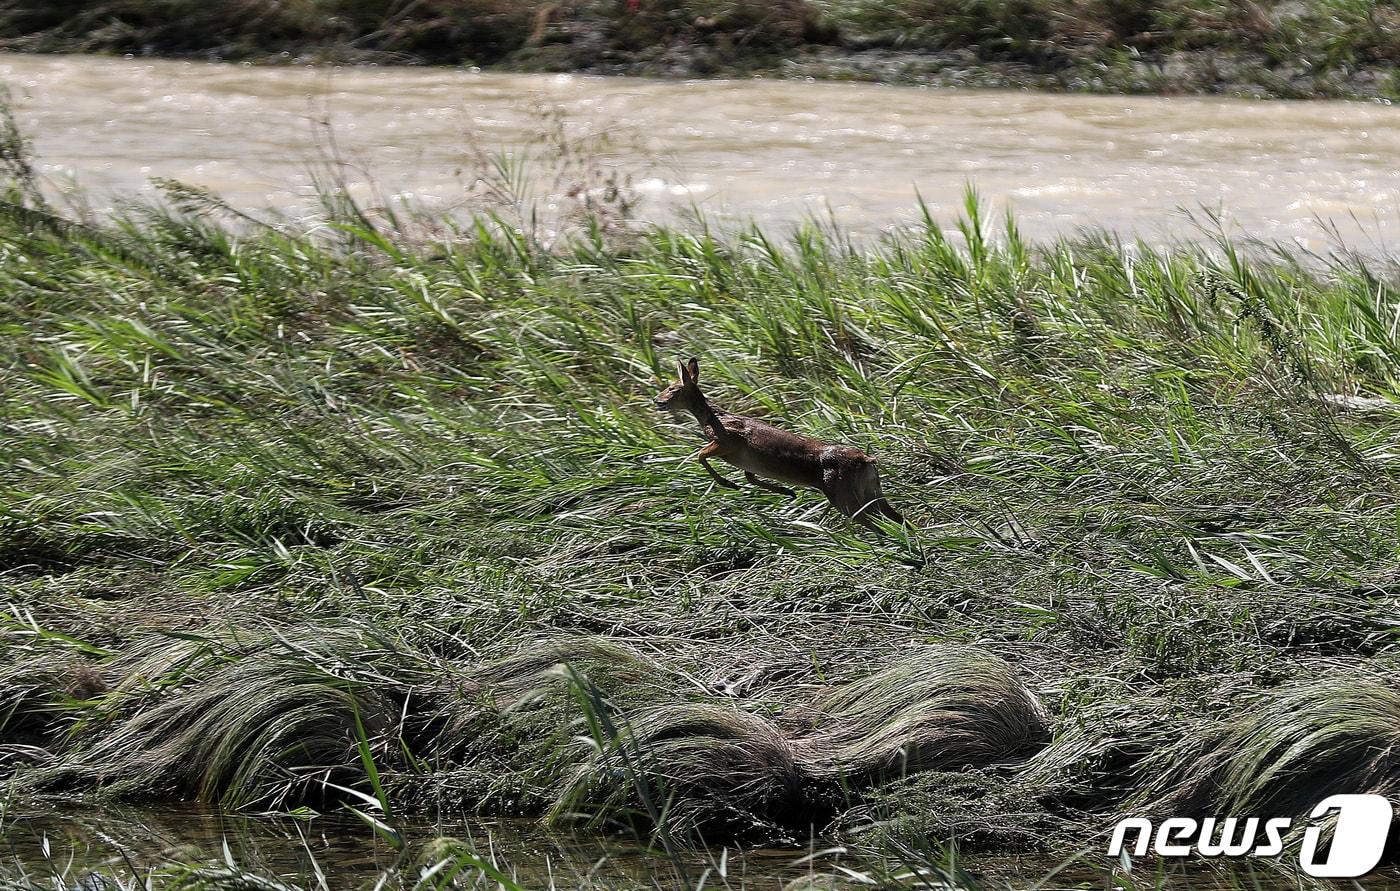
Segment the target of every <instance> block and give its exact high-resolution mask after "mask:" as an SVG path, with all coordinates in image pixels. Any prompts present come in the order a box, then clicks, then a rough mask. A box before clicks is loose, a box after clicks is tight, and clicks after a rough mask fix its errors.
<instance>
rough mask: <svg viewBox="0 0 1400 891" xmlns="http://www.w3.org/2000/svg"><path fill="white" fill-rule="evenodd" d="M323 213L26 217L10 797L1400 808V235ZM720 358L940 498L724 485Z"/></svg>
mask: <svg viewBox="0 0 1400 891" xmlns="http://www.w3.org/2000/svg"><path fill="white" fill-rule="evenodd" d="M326 206H327V208H328V210H327V213H328V214H329V216H328V217H327V218H326V219H325V220H323V221H322V223H321V224H320V225H318V226H315V227H314V228H312V229H310V230H309V231H303V230H300V229H297V228H294V227H291V226H266V225H261V224H254V223H251V222H250V221H248V220H246V219H229V218H227V213H226V211H225V210H224V209H222V208H221V206H220V205H218V203H217V202H198V201H188V202H184V203H183V204H182V205H181V208H180V209H172V208H170V207H160V206H141V207H135V208H133V209H130V210H128V211H126V212H125V213H124V215H121V216H118V217H115V218H111V219H107V220H103V221H97V222H94V221H80V220H74V219H66V218H63V217H61V216H60V215H58V214H57V212H56V211H55V210H54V209H53V208H50V207H48V206H46V205H44V204H43V203H42V199H41V198H39V197H38V196H37V195H36V194H34V193H33V191H32V190H30V189H28V188H26V187H25V184H24V180H23V178H22V176H21V178H20V179H17V180H15V186H14V188H13V189H12V190H11V192H10V200H9V202H8V203H6V204H5V205H3V206H0V294H3V298H0V374H3V380H4V398H3V401H0V448H3V450H4V453H5V455H6V458H7V460H6V462H5V464H4V467H3V470H0V585H3V600H4V608H3V616H0V649H3V653H4V656H3V660H0V734H3V735H2V736H0V743H3V745H4V747H5V748H4V751H3V755H4V757H3V759H0V765H3V766H4V769H5V770H6V771H7V772H8V773H9V775H10V778H11V781H12V782H13V783H15V784H16V787H17V788H22V789H27V790H38V789H64V788H67V789H73V788H77V789H84V790H88V789H96V790H101V791H102V792H103V793H105V794H107V795H114V796H126V797H133V796H134V797H144V798H152V797H156V798H159V797H199V798H203V799H205V800H209V801H215V802H220V803H222V804H224V805H226V806H230V807H237V806H242V807H250V808H282V809H286V808H292V807H295V806H298V805H311V806H315V807H335V806H339V804H342V803H347V802H348V803H349V804H350V805H351V806H353V807H355V808H356V809H358V810H360V811H361V812H363V813H364V814H366V815H367V817H369V818H371V819H372V820H374V821H376V822H377V823H382V824H383V825H384V826H385V827H386V828H387V830H389V831H391V830H392V826H391V825H390V821H391V820H392V817H393V816H394V815H397V814H400V813H404V812H411V811H412V810H415V809H417V810H428V811H434V810H453V811H456V812H484V813H515V814H527V815H535V816H545V815H550V816H552V817H553V818H554V819H555V820H558V821H566V820H573V819H576V818H580V817H581V818H583V819H584V820H585V821H587V822H590V823H592V824H593V825H595V826H600V827H612V828H622V827H626V828H627V831H635V830H636V829H637V827H638V826H640V827H642V829H643V831H646V832H650V833H654V837H655V838H656V839H658V842H660V841H664V842H665V844H666V845H668V846H669V845H674V846H676V847H677V849H679V847H681V846H683V845H684V844H685V843H686V842H687V841H692V840H694V837H695V834H697V833H698V834H699V835H700V836H701V837H705V836H707V835H714V834H716V833H718V834H725V835H728V834H736V835H744V836H748V837H752V836H753V835H756V836H757V837H759V838H763V839H767V840H779V841H798V842H801V841H802V840H804V839H806V838H807V837H809V835H810V833H811V832H812V831H813V830H815V831H816V832H818V833H821V832H833V833H838V834H842V835H843V837H845V838H848V839H860V840H862V843H869V844H871V845H885V846H887V847H886V848H885V849H886V850H888V851H893V852H904V853H901V854H900V856H905V854H907V853H908V852H910V851H916V852H917V851H921V850H922V851H925V852H927V851H931V850H935V849H936V848H935V847H930V845H935V846H936V845H937V844H942V843H943V842H945V841H948V840H949V838H950V836H952V835H954V834H957V835H960V836H961V835H964V834H965V835H966V836H967V838H966V839H965V841H966V842H967V843H968V844H972V845H982V846H985V847H989V848H997V847H1000V848H1001V849H1007V848H1011V849H1015V848H1017V847H1018V846H1023V845H1025V844H1026V839H1027V837H1028V833H1026V832H1024V831H1020V832H1018V831H1017V830H1018V827H1024V826H1025V825H1028V824H1029V825H1034V826H1037V827H1042V828H1043V829H1044V831H1043V832H1042V831H1041V830H1040V829H1037V831H1036V832H1035V833H1034V836H1035V837H1036V838H1039V839H1040V840H1041V842H1042V845H1041V846H1042V847H1043V848H1044V849H1046V850H1050V851H1060V852H1062V853H1063V852H1064V851H1065V850H1066V849H1067V848H1072V847H1074V846H1075V845H1083V844H1086V843H1087V842H1086V841H1085V840H1086V839H1090V840H1091V839H1093V838H1094V837H1095V836H1094V833H1095V832H1097V831H1098V830H1100V829H1101V828H1102V826H1103V825H1104V824H1105V822H1106V821H1108V820H1110V819H1111V818H1112V816H1114V815H1115V814H1116V813H1118V812H1119V811H1120V810H1122V809H1126V808H1132V807H1138V806H1144V807H1145V806H1147V805H1148V804H1151V803H1154V802H1160V801H1161V800H1162V796H1163V795H1169V794H1175V793H1174V792H1173V790H1175V789H1178V787H1181V788H1186V786H1185V785H1184V784H1187V783H1190V784H1194V785H1191V786H1190V787H1189V788H1192V789H1195V788H1207V787H1209V786H1210V784H1211V783H1221V784H1223V785H1222V786H1221V789H1222V790H1224V791H1221V792H1219V793H1218V794H1217V795H1216V797H1215V798H1213V799H1209V800H1207V801H1206V802H1205V804H1204V805H1202V806H1204V807H1207V809H1209V807H1236V806H1240V807H1244V806H1252V805H1253V804H1255V803H1259V802H1268V803H1270V804H1271V805H1274V806H1278V807H1280V808H1285V809H1292V808H1294V807H1295V806H1298V807H1302V806H1304V805H1305V804H1306V802H1308V801H1310V800H1312V798H1313V797H1314V796H1317V795H1320V794H1321V793H1323V792H1324V791H1326V792H1332V791H1346V790H1356V791H1362V790H1373V789H1386V790H1389V789H1391V788H1392V785H1393V777H1392V773H1393V769H1392V767H1391V765H1390V762H1389V761H1388V760H1385V759H1382V760H1376V759H1375V758H1374V757H1371V756H1369V755H1368V754H1367V753H1368V752H1370V751H1371V750H1372V749H1373V748H1375V747H1387V746H1389V745H1391V743H1392V741H1393V739H1392V738H1393V732H1392V731H1391V730H1389V729H1388V728H1389V722H1390V721H1391V720H1392V718H1393V711H1394V706H1393V703H1391V701H1390V700H1391V699H1392V698H1393V687H1394V685H1395V678H1396V674H1395V669H1396V662H1395V645H1394V640H1393V638H1394V628H1395V620H1394V615H1395V613H1394V605H1395V600H1394V598H1395V593H1396V590H1395V584H1396V582H1395V580H1396V578H1397V575H1396V572H1397V570H1396V566H1397V551H1398V550H1400V545H1397V536H1396V514H1395V508H1394V504H1395V496H1396V489H1397V485H1396V484H1397V475H1396V468H1397V463H1396V457H1397V455H1400V449H1398V448H1397V446H1400V441H1398V439H1400V424H1398V423H1397V418H1400V411H1390V410H1387V409H1386V408H1385V407H1384V404H1383V403H1382V404H1381V405H1380V407H1379V408H1378V407H1377V406H1376V405H1375V404H1368V408H1367V410H1366V411H1365V412H1355V411H1351V410H1349V409H1347V408H1346V406H1347V405H1348V404H1349V403H1348V402H1347V401H1346V400H1339V399H1337V398H1334V397H1336V396H1338V395H1343V396H1346V395H1354V394H1365V395H1368V396H1371V397H1382V398H1391V397H1393V396H1394V394H1395V393H1396V391H1397V386H1396V371H1397V367H1398V366H1397V359H1398V358H1400V340H1397V338H1400V334H1397V331H1400V294H1398V293H1397V290H1396V287H1395V284H1394V280H1395V279H1394V269H1393V268H1391V267H1389V266H1386V265H1385V264H1383V263H1376V262H1374V261H1365V260H1362V259H1360V258H1358V257H1355V256H1351V255H1349V254H1345V253H1338V254H1336V255H1334V256H1329V257H1293V256H1289V255H1288V254H1287V253H1285V252H1281V251H1279V252H1273V253H1270V252H1267V251H1262V250H1259V249H1250V250H1246V249H1245V248H1244V247H1243V246H1240V245H1236V244H1231V243H1228V242H1225V241H1221V242H1220V243H1219V244H1216V245H1214V246H1206V247H1181V248H1174V249H1166V250H1160V249H1154V248H1152V247H1149V246H1146V245H1127V244H1120V243H1118V242H1116V241H1114V240H1113V239H1111V238H1109V237H1106V236H1086V237H1083V238H1079V239H1073V240H1065V241H1060V242H1056V243H1052V244H1046V245H1039V246H1033V245H1028V244H1026V243H1024V242H1022V241H1021V240H1020V239H1019V237H1018V236H1017V235H1016V234H1015V230H1014V227H1008V228H1005V229H1000V230H998V231H995V232H994V231H992V230H993V229H994V227H993V226H992V225H991V223H990V222H989V221H987V220H985V219H983V218H982V217H981V215H980V211H979V209H978V207H977V205H976V202H975V200H972V201H970V202H969V206H968V211H967V216H966V219H964V220H963V221H962V223H961V236H960V237H959V238H957V239H954V238H953V237H951V236H949V235H947V234H945V230H944V229H943V228H941V226H940V225H939V223H938V222H937V221H932V220H930V221H929V222H928V224H927V225H926V226H924V227H922V228H920V229H918V230H916V231H911V232H905V233H902V234H898V235H895V236H891V238H890V239H889V240H887V241H885V242H883V243H880V244H878V245H872V246H869V247H865V248H860V249H854V248H851V247H850V246H849V245H847V244H845V243H844V242H842V241H840V240H839V239H836V238H832V237H831V235H830V233H828V232H824V231H822V230H818V229H804V230H802V231H801V232H799V233H797V234H796V235H795V236H794V237H792V238H791V239H788V240H786V241H779V240H776V239H775V238H773V237H772V236H771V235H769V234H765V233H761V232H757V231H746V232H737V233H719V232H714V231H706V230H703V229H696V230H692V231H681V230H674V229H659V230H649V231H646V232H644V233H641V234H638V235H636V236H635V237H631V238H627V239H623V240H617V239H616V238H615V237H614V238H613V239H612V240H609V239H608V238H605V237H604V236H603V235H602V233H601V232H599V231H596V230H595V231H594V232H593V234H592V235H590V234H588V233H587V232H585V233H584V234H583V235H582V236H580V237H579V238H578V239H576V240H574V241H573V242H570V243H568V244H565V245H560V244H556V245H554V246H553V248H552V249H548V250H546V249H545V248H543V247H541V246H540V244H539V242H538V241H537V240H534V239H532V238H531V237H529V234H528V233H522V232H520V231H518V230H516V229H513V228H511V227H509V226H505V225H502V224H501V222H500V221H499V220H492V219H490V218H483V219H481V220H480V221H478V222H476V223H474V224H471V225H466V226H462V227H458V228H456V229H453V230H448V231H444V230H442V229H441V228H439V229H438V230H437V231H438V232H439V233H440V234H438V235H435V236H432V237H424V236H422V235H421V233H420V234H419V235H416V236H411V235H409V234H408V233H407V232H406V231H400V230H396V229H393V228H391V227H387V226H381V227H380V228H377V229H376V228H372V226H373V225H374V224H372V223H371V222H370V221H369V217H368V216H367V215H366V214H364V213H362V212H360V211H359V210H358V209H356V208H354V207H353V206H351V205H348V204H347V203H345V202H344V201H328V202H326ZM690 355H695V356H700V357H702V362H703V363H704V365H705V368H706V378H707V381H708V388H709V393H710V396H711V398H712V399H713V400H714V401H715V402H716V403H718V404H720V405H723V406H724V407H726V408H729V409H731V410H736V411H743V412H748V413H753V414H756V415H760V416H763V417H765V418H768V419H771V420H773V421H774V422H777V423H781V424H784V425H786V426H789V427H791V428H793V429H797V430H801V431H803V432H806V433H810V434H812V435H816V436H821V437H825V438H829V439H834V440H840V441H845V442H850V443H853V444H856V445H859V446H860V447H862V448H863V449H865V450H867V451H869V452H871V453H873V454H875V455H878V456H879V458H880V461H881V463H882V468H883V476H884V477H885V480H886V486H885V488H886V493H887V495H888V496H889V497H890V498H891V500H892V501H893V502H894V503H895V504H896V505H897V506H899V508H900V509H901V511H902V512H903V513H904V514H905V515H906V516H907V517H908V518H909V519H910V521H911V524H912V531H911V532H909V534H907V535H884V536H882V535H878V534H876V533H874V532H872V531H870V530H866V529H864V528H862V527H859V526H856V525H853V524H851V523H849V522H848V521H846V520H845V519H843V518H842V517H840V516H839V515H836V514H834V513H833V512H832V511H831V510H829V508H828V507H827V506H826V504H825V502H824V501H823V500H822V499H821V498H819V497H817V496H815V495H812V494H808V495H803V496H801V497H799V498H797V499H795V500H787V499H783V498H778V497H774V496H771V495H769V494H768V493H765V492H763V491H760V490H754V489H746V490H744V491H741V492H731V491H715V490H713V489H712V487H711V486H710V483H709V481H708V477H706V476H705V475H704V473H703V472H702V471H700V470H699V468H698V465H696V464H695V463H694V462H693V461H692V460H691V456H692V454H693V453H694V451H695V449H696V448H697V447H698V445H699V444H700V441H701V440H700V437H699V434H698V433H697V431H695V430H694V429H691V428H689V427H686V426H678V425H676V424H675V423H673V422H672V421H671V420H669V419H668V417H667V416H664V415H661V414H659V413H658V412H656V410H655V409H654V407H653V406H652V404H651V397H652V396H653V395H654V393H655V392H656V391H657V390H658V389H660V387H661V386H662V385H664V384H665V383H667V382H668V381H669V376H670V374H671V368H672V367H673V366H674V361H675V359H676V358H677V357H678V356H690ZM1336 663H1343V664H1344V665H1348V666H1351V667H1352V668H1354V667H1355V666H1356V665H1358V664H1360V665H1364V667H1365V673H1364V677H1362V676H1359V675H1354V674H1353V675H1348V674H1345V672H1343V673H1342V674H1339V675H1338V676H1337V677H1338V678H1339V679H1338V680H1337V681H1336V682H1335V683H1333V684H1331V685H1330V686H1328V687H1325V688H1323V689H1321V690H1320V691H1319V690H1317V689H1313V690H1312V692H1311V693H1309V694H1307V695H1308V696H1311V697H1313V699H1309V700H1307V701H1308V702H1313V701H1316V702H1317V703H1318V705H1317V706H1316V709H1315V710H1310V709H1308V708H1303V707H1301V706H1300V705H1299V703H1300V702H1301V701H1302V700H1300V699H1299V697H1300V696H1302V695H1303V694H1300V693H1298V692H1297V690H1298V689H1299V687H1298V684H1299V682H1301V681H1303V680H1306V679H1309V678H1313V677H1315V676H1316V675H1317V674H1318V673H1319V671H1322V670H1324V669H1326V668H1328V667H1330V666H1333V665H1335V664H1336ZM565 666H567V667H565ZM1388 697H1389V698H1388ZM1250 715H1276V716H1279V718H1280V720H1278V721H1273V720H1268V721H1263V720H1251V718H1250ZM1338 715H1341V716H1342V717H1344V719H1345V721H1344V724H1343V725H1341V726H1343V727H1344V729H1343V730H1329V729H1328V728H1330V727H1332V726H1333V723H1334V721H1335V720H1336V719H1337V718H1338ZM1285 718H1287V720H1284V719H1285ZM1300 764H1302V765H1314V767H1315V769H1314V770H1312V772H1309V771H1308V770H1305V769H1302V768H1300V767H1299V765H1300ZM1324 768H1325V769H1324ZM1324 773H1325V774H1326V775H1327V777H1328V779H1327V782H1325V783H1323V782H1321V781H1317V782H1314V781H1313V780H1312V779H1309V777H1314V776H1319V777H1320V776H1321V775H1322V774H1324ZM1214 778H1220V779H1214ZM973 802H976V805H975V807H973V806H971V803H973ZM717 827H718V828H717ZM953 827H962V828H961V829H954V828H953ZM872 829H873V830H874V831H871V830H872ZM964 829H966V830H968V831H967V832H966V833H964V832H963V830H964ZM973 830H975V831H973Z"/></svg>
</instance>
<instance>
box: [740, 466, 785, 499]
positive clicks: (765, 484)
mask: <svg viewBox="0 0 1400 891" xmlns="http://www.w3.org/2000/svg"><path fill="white" fill-rule="evenodd" d="M744 479H746V480H748V481H749V482H751V483H753V484H754V485H755V486H758V487H759V488H760V489H767V490H768V491H769V492H777V493H778V494H779V495H786V496H787V497H789V498H796V497H797V493H796V492H794V491H792V490H791V489H789V488H788V487H787V486H780V485H778V484H777V483H770V482H769V481H768V480H766V479H764V478H763V477H760V476H754V474H753V472H752V471H749V470H746V471H744Z"/></svg>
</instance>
